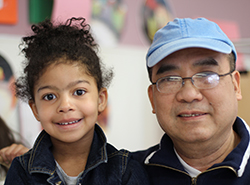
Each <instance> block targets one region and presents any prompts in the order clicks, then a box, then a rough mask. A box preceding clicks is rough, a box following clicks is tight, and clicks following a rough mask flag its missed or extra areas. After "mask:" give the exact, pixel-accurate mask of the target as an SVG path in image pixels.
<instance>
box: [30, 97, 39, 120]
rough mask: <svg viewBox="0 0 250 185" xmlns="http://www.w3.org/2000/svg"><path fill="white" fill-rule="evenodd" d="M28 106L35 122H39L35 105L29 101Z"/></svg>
mask: <svg viewBox="0 0 250 185" xmlns="http://www.w3.org/2000/svg"><path fill="white" fill-rule="evenodd" d="M29 106H30V108H31V110H32V112H33V114H34V116H35V118H36V120H37V121H40V119H39V114H38V111H37V107H36V104H35V102H34V101H33V100H29Z"/></svg>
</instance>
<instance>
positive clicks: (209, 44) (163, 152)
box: [134, 18, 250, 185]
mask: <svg viewBox="0 0 250 185" xmlns="http://www.w3.org/2000/svg"><path fill="white" fill-rule="evenodd" d="M236 58H237V54H236V50H235V47H234V45H233V43H232V42H231V41H230V40H229V39H228V37H227V36H226V35H225V34H224V33H223V32H222V30H221V29H220V28H219V27H218V25H217V24H215V23H213V22H211V21H208V20H207V19H204V18H198V19H189V18H186V19H175V20H174V21H173V22H169V23H168V24H167V25H166V26H165V27H163V28H162V29H160V30H159V31H158V32H157V33H156V34H155V36H154V40H153V43H152V45H151V47H150V48H149V51H148V53H147V58H146V60H147V67H148V72H149V78H150V80H151V82H152V84H151V85H150V86H149V87H148V96H149V99H150V102H151V105H152V109H153V113H154V114H156V116H157V120H158V122H159V124H160V126H161V128H162V129H163V130H164V131H165V134H164V136H163V137H162V140H161V142H160V144H158V145H156V146H153V147H151V148H149V149H148V150H145V151H139V152H135V153H134V158H136V159H137V160H139V161H140V162H141V163H143V165H144V166H145V169H146V170H147V172H148V175H149V178H150V180H151V183H152V184H155V185H161V184H164V185H168V184H169V185H184V184H185V185H188V184H198V185H199V184H202V185H206V184H208V185H212V184H214V185H218V184H220V185H222V184H225V185H236V184H237V185H243V184H250V164H249V162H248V161H249V154H250V146H249V127H248V125H247V124H246V123H245V122H244V121H243V120H242V119H241V118H239V117H237V111H238V108H237V107H238V101H239V100H241V98H242V96H241V90H240V74H239V72H238V71H236V70H235V61H236Z"/></svg>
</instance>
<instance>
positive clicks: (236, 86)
mask: <svg viewBox="0 0 250 185" xmlns="http://www.w3.org/2000/svg"><path fill="white" fill-rule="evenodd" d="M232 76H233V84H234V90H235V94H236V97H237V100H238V101H239V100H241V99H242V95H241V89H240V73H239V71H234V72H233V73H232Z"/></svg>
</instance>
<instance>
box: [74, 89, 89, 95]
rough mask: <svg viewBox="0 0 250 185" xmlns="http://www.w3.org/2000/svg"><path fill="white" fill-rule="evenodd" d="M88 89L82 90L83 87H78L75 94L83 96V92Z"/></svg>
mask: <svg viewBox="0 0 250 185" xmlns="http://www.w3.org/2000/svg"><path fill="white" fill-rule="evenodd" d="M85 92H86V91H84V90H82V89H78V90H76V91H75V92H74V95H76V96H81V95H83V94H85Z"/></svg>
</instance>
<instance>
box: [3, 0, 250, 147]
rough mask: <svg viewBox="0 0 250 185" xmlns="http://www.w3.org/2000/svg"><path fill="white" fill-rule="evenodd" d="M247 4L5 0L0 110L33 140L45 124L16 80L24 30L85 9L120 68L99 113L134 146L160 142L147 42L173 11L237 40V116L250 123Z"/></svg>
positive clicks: (116, 141) (117, 141)
mask: <svg viewBox="0 0 250 185" xmlns="http://www.w3.org/2000/svg"><path fill="white" fill-rule="evenodd" d="M249 7H250V1H249V0H241V1H235V0H219V1H218V0H209V1H208V0H207V1H205V0H189V1H187V0H70V1H69V0H0V116H1V117H2V118H3V119H4V120H5V121H6V123H7V124H8V125H9V127H10V128H11V129H12V130H13V131H14V132H16V133H17V134H16V137H19V139H21V140H22V141H23V142H24V143H25V144H26V145H27V146H28V147H31V146H32V144H33V142H34V140H35V138H36V137H37V135H38V133H39V132H40V131H41V129H42V128H41V126H40V123H38V122H37V121H36V120H35V119H34V117H33V115H32V113H31V110H30V108H29V107H28V105H27V104H26V103H23V102H21V101H19V100H18V99H17V98H15V96H14V92H13V91H12V90H11V88H10V84H11V83H12V82H13V81H14V80H15V79H16V78H17V77H18V76H19V75H20V74H21V71H22V61H24V57H23V56H22V55H21V54H20V50H19V48H18V45H19V44H20V42H21V37H22V36H25V35H28V34H30V33H31V29H30V26H31V25H32V24H34V23H38V22H40V21H43V20H44V19H46V18H49V19H51V20H53V21H60V22H61V21H62V22H65V21H66V20H67V19H68V18H71V17H73V16H74V17H85V18H86V20H87V22H88V23H89V24H90V25H91V29H92V33H93V35H94V37H95V38H96V41H97V43H99V46H100V52H99V56H100V57H101V59H102V61H103V63H104V64H105V65H106V66H107V67H112V68H113V70H114V73H115V76H114V79H113V82H112V84H111V86H110V88H109V90H108V92H109V103H108V107H107V109H106V111H105V112H104V113H102V114H101V115H100V117H99V124H100V125H101V126H102V127H103V129H104V131H105V133H106V135H107V138H108V141H109V142H110V143H112V144H113V145H114V146H116V147H117V148H126V149H129V150H132V151H134V150H139V149H144V148H147V147H149V146H151V145H153V144H156V143H158V142H159V139H160V138H161V136H162V134H163V132H162V131H161V129H160V127H159V126H158V123H157V121H156V118H155V115H153V114H152V111H151V105H150V103H149V100H148V97H147V87H148V85H149V84H150V83H149V80H148V76H147V70H146V64H145V55H146V52H147V49H148V48H149V45H150V43H151V41H152V39H153V35H154V33H155V32H156V30H158V29H159V28H161V27H162V26H164V25H165V24H166V23H167V22H168V21H170V20H173V19H174V18H175V17H179V18H183V17H190V18H197V17H205V18H207V19H209V20H212V21H215V22H216V23H217V24H218V25H219V26H220V27H221V28H222V30H223V31H224V32H225V33H226V34H227V35H228V37H229V38H230V39H231V40H232V41H233V42H234V44H235V46H236V49H237V52H238V55H239V57H238V60H237V69H238V70H239V71H240V72H241V74H242V81H241V82H242V84H241V88H242V94H243V100H242V101H240V102H239V116H241V117H242V118H243V119H245V120H246V121H247V122H248V123H250V114H249V113H250V111H249V103H250V93H249V92H250V77H249V74H248V71H249V70H250V19H249V18H250V11H249Z"/></svg>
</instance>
